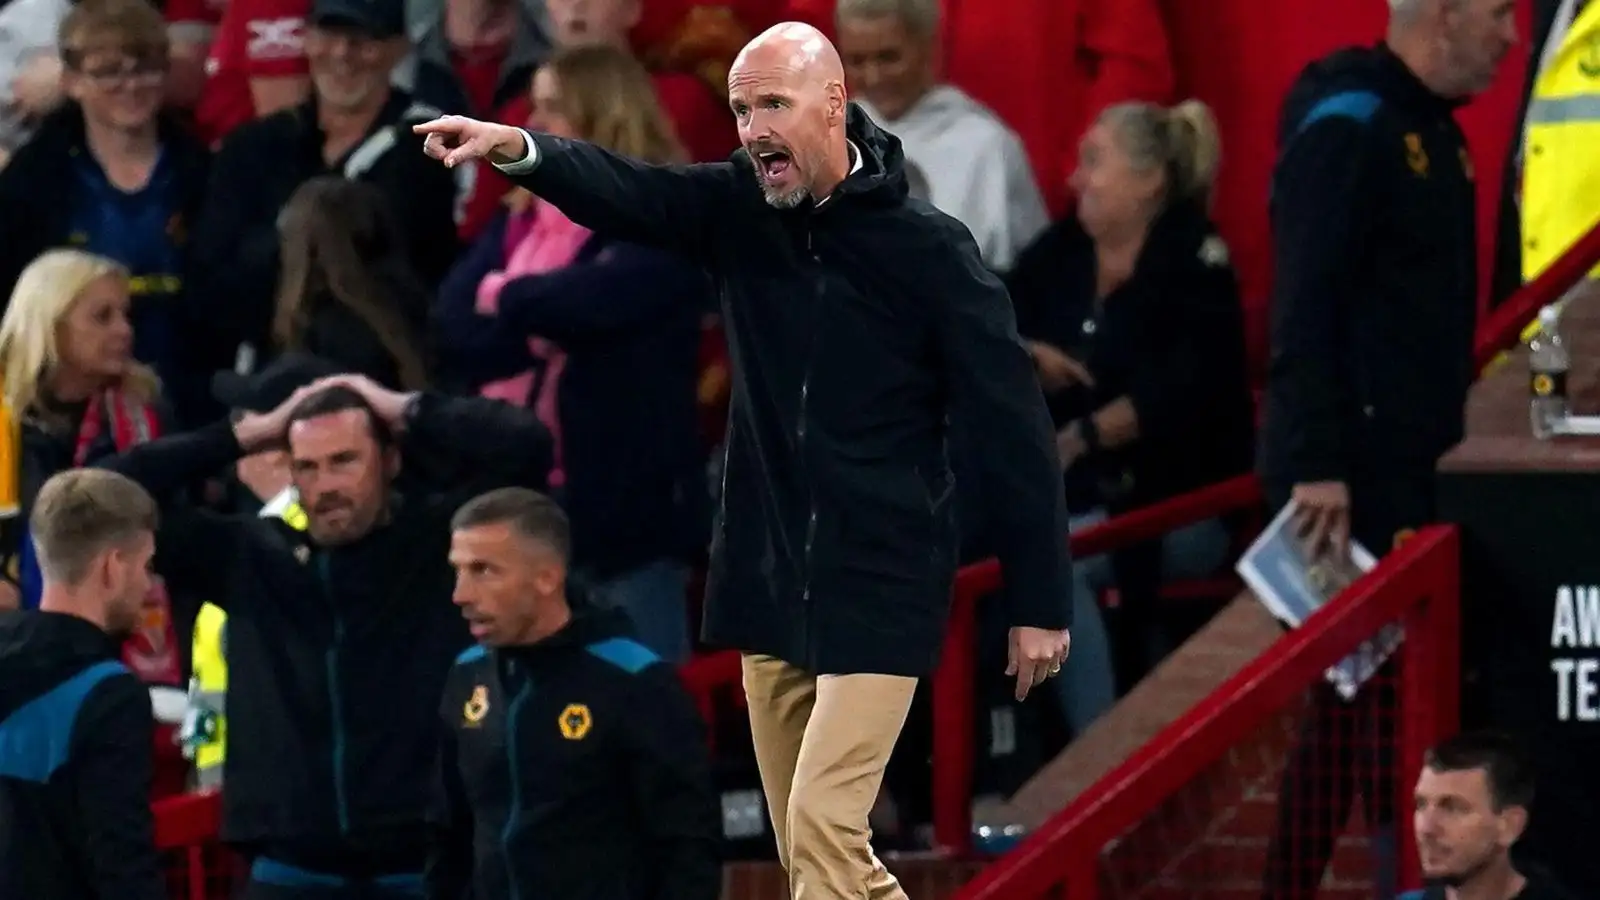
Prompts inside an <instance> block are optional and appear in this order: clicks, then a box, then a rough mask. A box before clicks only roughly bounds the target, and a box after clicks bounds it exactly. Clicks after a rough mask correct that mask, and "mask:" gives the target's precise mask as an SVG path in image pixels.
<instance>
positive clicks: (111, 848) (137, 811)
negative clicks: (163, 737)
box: [0, 612, 167, 900]
mask: <svg viewBox="0 0 1600 900" xmlns="http://www.w3.org/2000/svg"><path fill="white" fill-rule="evenodd" d="M120 649H121V645H120V644H119V643H118V642H117V641H114V640H112V639H111V637H109V636H108V635H107V634H106V633H105V632H104V631H101V630H100V629H99V628H97V627H96V626H94V625H91V624H90V623H88V622H86V621H84V620H83V619H79V618H77V617H75V616H69V615H64V614H62V613H53V612H11V613H5V614H3V615H0V897H7V898H11V897H18V898H20V897H27V898H29V900H93V898H104V897H126V898H128V900H161V898H163V897H165V896H166V895H167V894H166V883H165V880H164V879H163V878H162V877H161V864H160V859H159V858H158V857H157V855H156V850H155V836H154V833H153V832H154V831H155V827H154V823H153V821H152V818H151V815H150V799H149V798H150V773H151V769H152V767H153V766H152V763H151V748H152V747H154V746H155V737H154V730H155V726H154V723H153V722H152V720H151V718H150V695H149V693H148V692H147V691H146V690H145V686H144V685H143V684H141V683H140V681H139V679H138V678H137V677H135V676H134V675H133V673H131V672H129V671H128V669H127V668H126V667H125V666H123V664H122V661H121V659H120V656H121V653H120Z"/></svg>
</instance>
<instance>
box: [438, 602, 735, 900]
mask: <svg viewBox="0 0 1600 900" xmlns="http://www.w3.org/2000/svg"><path fill="white" fill-rule="evenodd" d="M440 714H441V716H442V719H443V720H442V722H441V726H442V728H441V731H442V740H441V747H440V749H441V753H440V780H439V790H438V793H437V795H436V799H435V805H434V814H433V816H432V818H433V821H434V823H435V827H436V837H435V840H434V843H433V847H432V851H431V852H430V854H429V857H428V869H427V884H428V895H429V896H430V897H434V898H438V900H460V898H463V897H466V896H467V895H468V894H469V893H470V894H471V896H472V897H473V900H514V898H519V897H560V898H562V900H586V898H594V900H602V898H603V900H714V898H716V897H717V896H718V895H719V894H720V893H721V890H722V857H721V852H722V850H721V838H722V820H721V817H720V814H719V810H718V805H717V793H716V788H715V787H713V785H712V778H711V761H710V758H709V755H708V754H707V752H706V741H705V733H704V726H703V724H702V722H701V721H700V713H699V712H698V711H697V710H696V709H695V707H694V703H693V702H692V701H691V700H690V699H689V694H688V692H687V691H685V690H684V688H683V684H682V683H681V682H680V681H679V680H678V673H677V670H676V669H674V668H673V667H672V666H671V665H670V664H668V663H665V662H663V661H662V660H661V659H660V658H659V657H657V656H656V655H655V654H654V653H652V652H651V651H649V650H647V649H646V648H645V647H644V645H642V644H640V643H639V642H637V641H635V640H634V639H633V637H632V635H631V632H630V627H629V623H628V621H627V617H626V616H625V615H624V614H623V613H622V612H621V611H619V610H614V609H599V608H596V607H594V606H592V605H589V604H587V603H574V604H573V617H572V620H571V621H570V622H568V623H567V625H566V627H564V628H562V629H561V630H560V631H557V632H556V633H555V634H552V635H550V636H549V637H547V638H545V639H544V640H541V641H539V642H538V643H535V644H531V645H528V646H521V647H503V648H499V649H494V650H490V649H486V648H484V647H472V648H470V649H468V650H467V651H466V652H464V653H462V654H461V655H460V656H459V657H458V658H457V659H456V664H455V667H454V668H452V669H451V670H450V675H449V677H448V678H447V679H446V680H445V685H444V698H443V700H442V702H441V703H440ZM468 885H471V886H472V889H471V891H469V890H468Z"/></svg>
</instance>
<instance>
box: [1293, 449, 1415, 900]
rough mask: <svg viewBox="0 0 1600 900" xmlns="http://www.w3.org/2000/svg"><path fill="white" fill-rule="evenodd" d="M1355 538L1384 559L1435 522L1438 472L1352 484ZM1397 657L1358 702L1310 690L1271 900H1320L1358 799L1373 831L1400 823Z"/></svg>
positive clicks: (1322, 686) (1323, 687)
mask: <svg viewBox="0 0 1600 900" xmlns="http://www.w3.org/2000/svg"><path fill="white" fill-rule="evenodd" d="M1349 487H1350V510H1351V518H1350V532H1351V537H1352V538H1353V539H1354V540H1356V541H1357V542H1359V543H1360V544H1361V545H1362V546H1364V547H1366V548H1367V549H1368V550H1370V551H1371V552H1372V554H1373V555H1374V556H1379V557H1381V556H1383V555H1384V554H1386V553H1388V552H1389V550H1390V549H1391V548H1392V547H1393V546H1394V544H1395V542H1396V541H1397V539H1398V538H1399V537H1400V536H1401V535H1402V534H1403V533H1404V532H1406V531H1408V530H1410V529H1415V528H1420V527H1421V526H1423V525H1425V524H1427V523H1429V522H1430V521H1432V520H1433V517H1434V473H1433V470H1432V468H1431V467H1429V468H1427V469H1426V470H1417V469H1410V470H1406V469H1400V468H1398V467H1397V468H1396V469H1394V470H1391V471H1385V472H1382V473H1381V474H1379V475H1376V476H1372V477H1361V478H1357V479H1353V480H1352V481H1351V482H1350V484H1349ZM1267 499H1268V501H1269V502H1270V503H1271V504H1272V507H1273V509H1274V510H1277V509H1280V508H1282V506H1283V505H1284V504H1285V503H1287V502H1288V499H1289V487H1288V486H1287V485H1279V486H1274V485H1271V484H1269V485H1268V487H1267ZM1395 674H1396V672H1395V665H1394V661H1393V660H1392V659H1391V660H1390V661H1389V662H1387V663H1385V664H1384V665H1383V666H1380V667H1379V669H1378V671H1377V673H1376V674H1375V675H1374V676H1373V678H1372V680H1371V681H1369V682H1367V683H1366V684H1365V685H1364V686H1363V687H1362V689H1361V690H1360V691H1359V692H1358V693H1357V694H1356V696H1355V698H1354V699H1353V700H1349V701H1346V700H1345V699H1344V698H1342V697H1340V696H1339V694H1338V692H1336V691H1335V690H1334V689H1333V688H1332V686H1330V685H1328V684H1326V683H1319V684H1317V685H1316V686H1315V687H1313V688H1312V692H1311V708H1310V711H1309V712H1308V715H1307V720H1306V723H1305V725H1304V727H1303V729H1302V731H1301V734H1300V739H1299V743H1298V744H1297V746H1296V747H1295V749H1294V750H1293V751H1292V752H1291V753H1290V756H1289V761H1288V765H1287V766H1286V767H1285V768H1284V772H1283V781H1282V784H1281V785H1280V786H1279V789H1278V827H1277V832H1276V833H1275V834H1274V835H1273V838H1272V843H1271V844H1270V845H1269V848H1268V851H1267V867H1266V872H1265V877H1264V879H1263V881H1264V893H1263V896H1264V897H1265V898H1267V900H1315V898H1316V896H1317V888H1318V886H1319V885H1321V883H1322V879H1323V876H1324V875H1325V874H1326V872H1327V868H1328V863H1329V861H1330V860H1331V859H1332V857H1333V847H1334V843H1335V842H1336V841H1337V840H1338V838H1339V836H1340V835H1341V834H1342V833H1343V832H1344V830H1345V825H1346V823H1348V822H1349V820H1350V813H1351V810H1352V808H1353V807H1354V804H1355V798H1356V796H1357V795H1358V794H1359V795H1360V797H1361V799H1362V801H1363V806H1364V813H1365V816H1366V820H1367V824H1368V826H1369V827H1374V826H1387V825H1392V824H1393V823H1394V821H1395V798H1396V796H1397V794H1396V791H1397V790H1398V785H1399V783H1400V780H1401V779H1409V778H1410V777H1412V776H1413V775H1414V774H1415V773H1411V772H1397V771H1395V765H1396V755H1395V741H1396V732H1397V729H1396V723H1397V721H1398V717H1399V716H1400V715H1401V712H1400V710H1399V709H1398V697H1397V692H1396V687H1397V685H1396V682H1395Z"/></svg>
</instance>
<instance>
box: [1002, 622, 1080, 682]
mask: <svg viewBox="0 0 1600 900" xmlns="http://www.w3.org/2000/svg"><path fill="white" fill-rule="evenodd" d="M1071 647H1072V634H1071V633H1070V632H1068V631H1067V630H1066V629H1064V628H1063V629H1061V630H1060V631H1056V630H1053V629H1050V628H1030V627H1028V626H1026V625H1019V626H1017V627H1016V628H1013V629H1011V640H1010V646H1009V647H1008V649H1007V654H1006V656H1007V660H1008V661H1007V663H1006V675H1008V676H1010V675H1015V676H1016V677H1017V699H1018V700H1022V699H1024V698H1026V697H1027V696H1028V692H1029V691H1031V690H1033V689H1034V688H1035V687H1037V686H1039V685H1041V684H1043V683H1044V680H1045V679H1046V678H1051V677H1054V676H1056V675H1059V674H1061V663H1062V662H1063V661H1064V660H1066V658H1067V651H1068V650H1069V649H1070V648H1071Z"/></svg>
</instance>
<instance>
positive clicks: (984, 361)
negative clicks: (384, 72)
mask: <svg viewBox="0 0 1600 900" xmlns="http://www.w3.org/2000/svg"><path fill="white" fill-rule="evenodd" d="M728 97H729V106H730V107H731V108H732V111H733V115H734V118H735V120H736V121H737V124H738V128H739V136H740V141H741V143H742V145H743V149H741V150H739V151H737V152H735V153H734V155H733V157H732V158H731V159H730V160H729V161H728V162H724V163H717V164H710V165H695V166H688V167H662V166H650V165H646V164H644V163H641V162H637V161H635V160H631V159H627V158H624V157H621V156H617V155H615V154H612V153H609V152H607V151H605V150H602V149H600V148H598V147H594V146H592V145H589V144H584V143H581V142H578V141H571V140H563V139H560V138H555V137H551V136H549V135H543V134H538V135H535V134H529V133H527V132H525V131H523V130H521V129H518V128H513V127H507V126H502V125H493V124H489V123H486V122H476V121H473V120H471V119H464V118H457V117H447V118H443V119H439V120H437V121H434V122H429V123H427V124H425V125H421V126H419V127H418V128H417V130H418V131H419V132H422V133H424V134H427V135H428V138H427V141H426V144H425V148H426V150H427V152H428V153H429V155H431V156H433V157H435V158H437V159H440V160H442V161H443V162H444V163H445V165H447V166H457V165H461V164H463V163H466V162H468V161H469V160H472V159H475V158H478V157H488V159H489V160H490V161H491V162H493V163H494V164H495V165H496V166H498V167H500V168H501V169H502V170H503V171H505V172H506V173H507V174H508V175H510V176H511V177H512V178H513V180H515V181H516V182H517V183H518V184H520V185H522V186H523V187H526V188H527V189H528V190H530V191H532V192H533V193H534V194H537V195H538V196H541V197H543V198H545V199H546V200H549V201H550V202H552V203H554V204H555V205H556V206H557V207H558V208H560V209H561V211H562V212H564V213H566V214H567V216H569V217H570V218H571V219H572V220H573V221H574V222H577V223H579V224H581V225H584V226H586V227H588V228H590V229H592V230H594V231H596V232H600V233H603V234H607V235H609V236H611V237H613V238H616V239H618V240H627V241H634V242H637V243H643V244H653V245H656V246H659V247H664V248H667V249H670V250H672V251H675V252H677V253H680V254H683V255H684V256H686V257H689V258H692V259H695V260H697V261H699V262H700V263H701V264H703V265H704V266H705V267H706V269H707V270H708V271H709V272H710V274H711V275H712V277H713V278H714V279H715V281H716V283H717V286H718V288H719V290H720V294H721V297H722V303H723V311H724V316H725V320H726V321H727V323H728V329H729V334H728V341H729V347H730V355H731V357H732V360H733V376H734V382H735V383H734V390H733V406H732V410H731V412H730V413H729V423H728V437H727V447H726V452H727V463H726V465H725V466H724V469H723V489H722V509H721V515H720V516H719V520H718V523H717V526H716V533H715V535H714V536H713V539H712V553H711V579H710V585H709V587H708V591H707V593H708V597H707V601H706V621H705V637H706V640H707V641H710V642H712V643H715V644H720V645H725V646H732V647H737V648H739V649H740V650H741V651H742V652H743V654H744V685H745V691H746V693H747V694H748V695H749V700H750V703H749V706H750V727H751V731H752V732H753V736H754V739H755V748H756V756H757V760H758V762H759V765H760V769H761V778H762V785H763V788H764V789H765V793H766V796H767V802H768V804H769V806H770V810H771V813H772V822H773V828H774V830H775V831H776V835H777V841H778V855H779V858H780V859H781V860H782V862H783V864H784V866H785V867H786V868H787V869H788V872H789V878H790V887H791V891H792V893H793V895H794V896H796V897H806V898H810V900H824V898H838V900H844V898H847V897H848V898H858V897H862V896H871V897H873V898H898V897H904V896H905V894H904V892H903V891H902V890H901V889H900V887H899V885H898V884H896V883H895V880H894V878H893V877H892V876H890V875H889V874H888V873H887V872H886V871H885V870H884V868H883V866H882V865H881V864H880V863H879V862H878V860H877V858H876V857H875V856H874V855H873V852H872V848H871V847H870V846H869V843H868V834H869V831H868V828H867V812H868V809H869V807H870V806H871V805H872V802H873V799H874V797H875V796H876V794H877V791H878V787H879V784H880V782H881V780H882V776H883V768H884V764H885V762H886V761H887V760H888V758H889V752H890V750H891V749H893V747H894V743H895V740H896V738H897V737H898V736H899V733H900V728H901V726H902V724H903V723H904V722H905V717H906V711H907V709H908V708H909V707H910V705H911V697H912V693H913V691H914V689H915V687H916V684H917V679H918V678H921V677H924V676H926V675H927V674H928V673H929V671H930V670H931V669H932V667H933V665H934V663H935V661H936V660H937V658H938V655H939V647H940V643H941V635H942V632H943V629H944V624H945V617H946V610H947V608H948V603H949V596H950V583H951V579H952V577H953V573H954V571H955V560H956V538H955V528H954V521H953V516H952V510H951V498H952V497H953V496H954V490H953V488H954V480H953V477H952V475H951V473H950V468H949V464H948V462H947V454H946V448H945V445H946V433H947V431H948V429H949V423H950V422H951V421H952V420H955V421H956V422H957V423H958V425H959V427H963V428H968V429H971V430H972V432H973V433H974V434H977V435H981V437H982V441H981V447H980V452H978V453H977V454H975V456H976V458H975V459H974V460H973V468H974V471H972V472H970V473H965V472H964V473H963V476H964V477H965V476H967V475H970V476H971V477H974V478H977V479H979V480H980V482H981V485H982V488H983V491H982V496H984V497H986V498H987V501H988V510H987V514H988V516H989V518H990V520H991V521H993V522H995V523H997V525H998V526H999V528H1000V529H1001V531H1002V534H1001V535H1000V540H999V545H1000V546H1001V547H1003V548H1004V549H1003V550H1002V555H1001V563H1002V566H1003V568H1004V572H1005V582H1006V587H1007V598H1008V600H1009V602H1010V604H1011V606H1010V613H1011V621H1012V623H1013V624H1014V625H1015V626H1016V627H1014V628H1012V629H1011V634H1010V643H1011V648H1010V656H1011V662H1010V674H1014V675H1015V676H1016V677H1017V690H1016V693H1017V696H1018V697H1021V696H1023V695H1024V694H1026V693H1027V691H1028V689H1029V688H1031V687H1033V686H1035V685H1037V684H1039V683H1041V682H1042V681H1043V680H1044V679H1045V678H1047V677H1049V676H1050V675H1051V674H1054V673H1055V672H1057V671H1059V670H1060V667H1061V661H1062V659H1063V658H1064V657H1065V656H1066V653H1067V644H1068V634H1067V630H1066V629H1067V626H1068V625H1069V624H1070V623H1069V610H1070V609H1071V602H1070V600H1071V596H1070V591H1071V588H1070V587H1069V585H1068V578H1067V573H1068V567H1069V565H1068V560H1067V558H1066V552H1065V551H1066V548H1065V546H1064V543H1063V541H1062V539H1061V535H1063V534H1065V533H1066V516H1065V511H1064V509H1063V507H1062V490H1061V472H1060V469H1059V466H1058V463H1057V461H1056V454H1055V450H1054V442H1053V440H1052V438H1051V433H1050V420H1049V417H1048V416H1047V415H1046V412H1045V407H1044V401H1043V398H1042V397H1041V396H1040V393H1039V385H1038V381H1037V379H1036V378H1035V377H1034V372H1033V364H1032V363H1031V362H1030V360H1029V357H1028V354H1027V351H1026V350H1024V349H1023V346H1022V344H1021V343H1020V342H1019V341H1018V339H1017V330H1016V323H1015V321H1014V317H1013V315H1012V311H1011V303H1010V300H1009V298H1008V297H1007V296H1006V292H1005V289H1004V288H1003V287H1001V285H1000V282H999V281H997V280H996V279H995V278H994V276H992V275H991V274H990V273H989V272H988V270H986V269H985V268H984V266H983V264H982V262H981V261H980V260H979V258H978V249H977V246H976V245H975V244H974V242H973V240H972V236H971V235H970V234H968V232H967V230H966V229H965V228H964V227H962V226H961V225H960V224H959V223H958V222H956V221H955V220H954V219H952V218H950V217H949V216H946V215H943V214H942V213H939V212H937V211H936V210H934V209H933V207H931V206H929V205H928V204H927V203H925V202H923V201H921V200H916V199H910V198H908V197H907V188H906V169H905V160H904V157H903V155H902V154H901V151H900V144H899V142H898V141H897V140H896V139H895V138H894V137H892V136H890V135H889V134H887V133H885V132H883V131H881V130H879V129H878V128H877V127H876V126H875V125H874V124H873V123H872V121H871V120H870V119H868V118H867V116H866V115H865V114H863V113H862V112H861V111H860V110H859V109H858V108H855V107H852V106H850V104H849V102H848V100H847V98H846V96H845V89H844V76H843V70H842V66H841V64H840V61H839V55H838V53H837V52H836V51H835V50H834V48H833V46H832V45H831V44H830V43H828V41H827V39H826V38H824V37H823V36H822V35H821V34H820V33H819V32H817V31H816V30H815V29H813V28H811V27H809V26H805V25H799V24H795V23H786V24H783V25H778V26H775V27H773V28H772V29H770V30H768V31H767V32H765V33H763V34H762V35H761V36H759V37H757V38H756V39H755V40H754V41H752V42H751V43H750V44H749V46H747V47H745V49H744V50H743V51H742V52H741V53H740V54H739V56H738V58H737V59H736V60H735V61H734V64H733V68H732V70H731V72H730V74H729V76H728ZM594 299H595V302H604V301H605V298H604V297H596V298H594ZM646 377H648V376H646Z"/></svg>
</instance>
